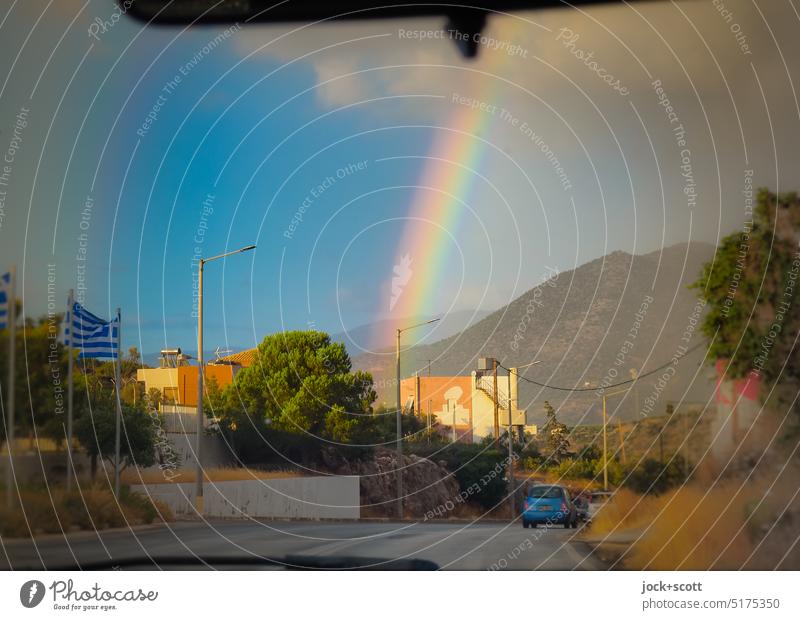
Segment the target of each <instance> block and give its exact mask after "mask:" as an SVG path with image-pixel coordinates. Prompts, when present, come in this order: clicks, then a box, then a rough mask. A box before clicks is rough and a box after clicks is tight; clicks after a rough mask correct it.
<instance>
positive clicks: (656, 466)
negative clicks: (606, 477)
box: [625, 459, 684, 495]
mask: <svg viewBox="0 0 800 620" xmlns="http://www.w3.org/2000/svg"><path fill="white" fill-rule="evenodd" d="M683 482H684V476H683V472H682V471H681V468H680V467H679V466H678V464H677V463H675V462H674V461H673V462H671V463H668V464H665V463H662V462H661V461H657V460H656V459H645V460H644V461H642V463H641V464H640V465H639V466H638V467H637V468H636V469H634V470H633V471H632V472H631V473H630V474H628V478H627V480H625V486H626V487H628V488H629V489H631V490H633V491H636V492H637V493H653V494H655V495H659V494H661V493H664V491H667V490H669V489H671V488H673V487H675V486H678V485H680V484H682V483H683Z"/></svg>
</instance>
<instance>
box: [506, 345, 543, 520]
mask: <svg viewBox="0 0 800 620" xmlns="http://www.w3.org/2000/svg"><path fill="white" fill-rule="evenodd" d="M540 363H541V360H536V361H535V362H531V363H530V364H525V365H524V366H517V367H516V368H509V369H508V394H507V395H506V396H507V399H508V505H509V507H510V508H511V520H512V521H513V520H514V440H513V438H512V435H511V422H512V419H511V373H512V372H513V373H514V374H515V375H517V377H518V378H519V370H520V368H528V367H530V366H535V365H536V364H540ZM517 400H519V386H517Z"/></svg>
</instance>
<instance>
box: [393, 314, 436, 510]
mask: <svg viewBox="0 0 800 620" xmlns="http://www.w3.org/2000/svg"><path fill="white" fill-rule="evenodd" d="M438 320H439V318H436V319H431V320H430V321H425V322H424V323H417V324H416V325H409V326H408V327H403V328H402V329H400V328H398V330H397V347H396V357H395V362H396V368H395V370H396V371H397V376H396V380H397V393H396V396H397V518H398V519H402V518H403V416H402V413H403V410H402V408H401V405H400V335H401V334H402V333H403V332H407V331H408V330H410V329H414V328H416V327H422V326H423V325H430V324H431V323H435V322H436V321H438ZM417 406H419V405H417Z"/></svg>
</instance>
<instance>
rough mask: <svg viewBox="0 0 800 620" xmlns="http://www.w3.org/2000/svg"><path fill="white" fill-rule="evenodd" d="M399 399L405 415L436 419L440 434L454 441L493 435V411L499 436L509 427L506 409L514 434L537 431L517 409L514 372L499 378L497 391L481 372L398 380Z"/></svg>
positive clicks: (476, 439)
mask: <svg viewBox="0 0 800 620" xmlns="http://www.w3.org/2000/svg"><path fill="white" fill-rule="evenodd" d="M512 371H514V369H512ZM509 386H510V392H509ZM400 397H401V400H400V402H401V405H402V407H403V411H404V412H406V413H414V414H415V415H418V416H420V417H422V418H424V419H428V420H430V421H432V420H433V419H435V420H436V422H437V423H438V424H439V428H440V430H441V432H442V434H443V435H446V436H447V437H448V438H452V439H453V440H455V441H462V442H467V443H471V442H474V441H480V440H481V439H483V438H485V437H489V436H493V435H494V433H495V429H494V423H495V422H494V421H495V409H497V413H498V416H497V420H498V424H499V426H500V433H501V434H502V433H505V432H506V430H505V429H507V428H508V419H509V415H508V412H509V409H510V411H511V424H512V426H513V428H514V429H515V430H516V431H518V432H520V433H522V432H523V431H525V432H528V433H531V434H536V432H537V429H536V426H535V425H532V424H528V422H527V413H526V411H525V410H524V409H520V408H519V406H518V402H517V400H518V399H517V373H516V372H515V371H514V372H512V373H511V376H510V377H509V376H508V375H505V376H498V378H497V390H495V389H494V377H493V376H492V375H486V374H484V373H477V372H473V373H472V374H470V375H469V376H452V377H424V376H423V377H420V376H415V377H409V378H407V379H403V380H401V381H400ZM431 423H432V422H431Z"/></svg>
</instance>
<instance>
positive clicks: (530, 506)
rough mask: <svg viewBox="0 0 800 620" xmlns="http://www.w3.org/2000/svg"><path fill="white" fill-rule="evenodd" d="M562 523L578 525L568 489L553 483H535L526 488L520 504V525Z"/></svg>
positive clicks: (569, 525) (564, 524)
mask: <svg viewBox="0 0 800 620" xmlns="http://www.w3.org/2000/svg"><path fill="white" fill-rule="evenodd" d="M540 523H544V524H545V525H555V524H559V525H563V526H564V528H565V529H566V528H569V527H578V512H577V510H576V509H575V505H574V504H573V503H572V500H571V499H570V496H569V491H567V490H566V489H565V488H564V487H562V486H558V485H555V484H547V485H537V486H534V487H531V488H530V489H528V494H527V497H526V498H525V502H524V503H523V506H522V527H536V526H537V525H539V524H540Z"/></svg>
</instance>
